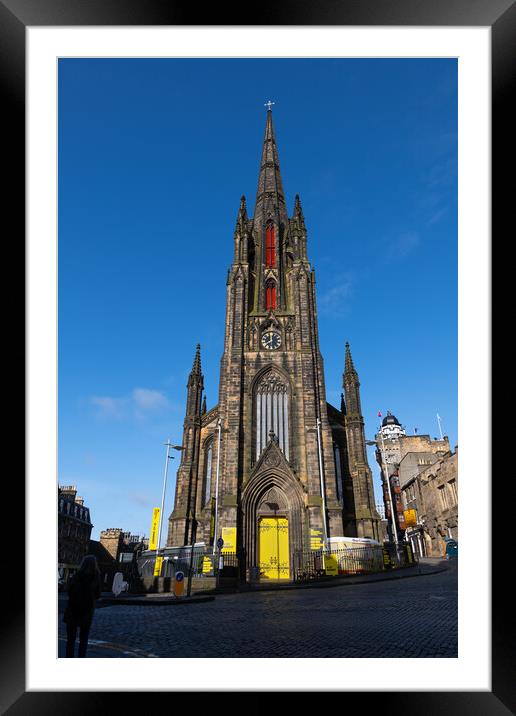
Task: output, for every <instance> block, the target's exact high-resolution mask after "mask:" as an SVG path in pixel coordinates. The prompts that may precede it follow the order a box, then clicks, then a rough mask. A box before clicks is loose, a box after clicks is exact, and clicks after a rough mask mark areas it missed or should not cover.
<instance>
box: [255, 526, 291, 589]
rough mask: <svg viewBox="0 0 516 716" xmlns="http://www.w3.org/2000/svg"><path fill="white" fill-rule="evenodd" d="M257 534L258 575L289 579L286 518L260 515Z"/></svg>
mask: <svg viewBox="0 0 516 716" xmlns="http://www.w3.org/2000/svg"><path fill="white" fill-rule="evenodd" d="M258 536H259V547H258V561H259V565H260V576H261V577H266V578H267V579H289V578H290V557H289V551H288V520H287V519H286V518H285V517H262V518H261V519H260V522H259V525H258Z"/></svg>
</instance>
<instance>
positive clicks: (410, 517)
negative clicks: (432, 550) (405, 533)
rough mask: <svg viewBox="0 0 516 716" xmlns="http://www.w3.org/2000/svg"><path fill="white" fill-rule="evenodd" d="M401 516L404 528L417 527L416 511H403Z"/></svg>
mask: <svg viewBox="0 0 516 716" xmlns="http://www.w3.org/2000/svg"><path fill="white" fill-rule="evenodd" d="M403 516H404V517H405V527H414V526H415V525H417V513H416V510H405V511H404V512H403Z"/></svg>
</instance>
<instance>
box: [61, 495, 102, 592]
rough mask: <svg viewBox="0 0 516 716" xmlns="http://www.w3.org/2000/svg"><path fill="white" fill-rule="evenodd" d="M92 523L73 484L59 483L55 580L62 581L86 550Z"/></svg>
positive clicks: (77, 566) (72, 570)
mask: <svg viewBox="0 0 516 716" xmlns="http://www.w3.org/2000/svg"><path fill="white" fill-rule="evenodd" d="M92 527H93V525H92V524H91V519H90V510H89V508H88V507H85V505H84V500H83V498H82V497H79V496H78V495H77V488H76V487H75V485H71V486H59V487H58V494H57V533H58V541H57V545H58V547H57V549H58V555H57V569H58V575H59V582H60V583H62V584H64V583H65V582H66V581H67V580H68V578H69V577H71V575H72V574H74V573H75V572H76V571H77V570H78V569H79V566H80V564H81V561H82V558H83V557H84V556H85V555H86V554H88V543H89V539H90V535H91V530H92Z"/></svg>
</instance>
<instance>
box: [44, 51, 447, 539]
mask: <svg viewBox="0 0 516 716" xmlns="http://www.w3.org/2000/svg"><path fill="white" fill-rule="evenodd" d="M268 99H271V100H273V101H274V102H275V103H276V104H275V105H274V108H273V116H274V124H275V130H276V139H277V142H278V148H279V156H280V163H281V172H282V178H283V184H284V188H285V192H286V199H287V205H288V207H289V213H292V209H293V205H294V196H295V194H296V193H299V194H300V197H301V201H302V205H303V210H304V214H305V221H306V225H307V229H308V232H309V236H308V252H309V259H310V261H311V262H312V264H313V266H314V267H315V271H316V279H317V303H318V312H319V330H320V344H321V351H322V355H323V358H324V367H325V376H326V389H327V398H328V401H329V402H331V403H333V404H334V405H336V406H339V403H340V397H339V396H340V392H341V383H342V371H343V364H344V345H345V342H346V341H349V343H350V345H351V349H352V353H353V358H354V362H355V366H356V368H357V370H358V372H359V376H360V381H361V395H362V409H363V414H364V419H365V425H366V435H367V437H368V438H372V437H373V436H374V434H375V432H376V429H377V427H378V424H379V420H378V418H377V412H378V410H381V411H382V413H383V414H385V412H386V411H387V410H391V411H392V412H393V413H394V414H395V415H397V417H398V418H399V419H400V421H401V422H402V424H404V425H405V427H406V429H407V432H409V433H412V432H413V430H414V428H415V427H417V428H418V432H419V433H428V434H430V435H431V436H432V437H436V436H438V435H439V432H438V425H437V421H436V412H439V414H440V416H441V418H442V421H443V431H444V433H445V434H447V435H448V436H449V438H450V443H451V445H452V448H453V447H454V446H455V445H456V444H457V442H458V436H457V64H456V60H453V59H449V60H448V59H399V60H398V59H313V60H304V59H292V60H289V59H277V60H276V59H271V60H269V59H210V60H201V59H188V60H177V59H119V60H112V59H98V60H90V59H65V60H60V62H59V128H58V131H59V136H58V141H59V236H58V242H59V243H58V252H59V267H58V269H59V286H58V297H59V307H58V308H59V311H58V316H59V342H58V358H59V364H58V365H59V433H58V435H59V483H60V484H66V485H68V484H75V485H77V488H78V492H79V494H80V495H82V496H83V497H84V499H85V504H86V505H88V506H89V507H90V509H91V515H92V521H93V523H94V529H93V533H92V537H93V538H95V539H98V536H99V533H100V531H101V530H102V529H105V528H107V527H121V528H123V529H124V530H129V531H131V532H133V533H135V534H145V535H148V534H149V529H150V523H151V516H152V508H153V507H154V506H158V505H159V504H160V500H161V489H162V482H163V468H164V459H165V452H164V450H165V448H164V446H163V443H164V442H165V440H166V439H167V438H170V439H171V440H172V441H173V442H174V443H180V442H181V438H182V422H183V416H184V405H185V398H186V380H187V377H188V373H189V371H190V369H191V365H192V361H193V357H194V353H195V345H196V343H198V342H199V343H201V346H202V365H203V372H204V376H205V387H206V395H207V403H208V409H209V408H210V407H212V406H213V405H215V404H216V402H217V394H218V380H219V366H220V358H221V355H222V350H223V330H224V319H225V281H226V275H227V269H228V267H229V265H230V263H231V261H232V252H233V238H232V237H233V230H234V225H235V219H236V215H237V210H238V206H239V200H240V196H241V195H242V194H245V195H246V197H247V200H248V209H249V213H250V214H252V212H253V207H254V199H255V192H256V183H257V179H258V165H259V160H260V152H261V145H262V139H263V132H264V127H265V114H266V110H265V107H264V106H263V104H264V102H266V101H267V100H268ZM369 457H370V465H371V468H372V470H373V475H374V483H375V492H376V498H377V502H380V500H381V491H380V483H379V479H378V467H377V465H376V463H375V461H374V454H373V452H371V453H370V455H369ZM177 464H178V460H175V461H172V462H171V469H170V470H169V481H168V487H167V500H166V507H165V513H166V515H167V516H168V515H169V514H170V512H171V510H172V507H173V495H174V491H175V472H176V469H177Z"/></svg>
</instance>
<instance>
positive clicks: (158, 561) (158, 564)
mask: <svg viewBox="0 0 516 716" xmlns="http://www.w3.org/2000/svg"><path fill="white" fill-rule="evenodd" d="M162 564H163V557H156V564H155V565H154V576H155V577H159V576H160V575H161V565H162Z"/></svg>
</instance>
